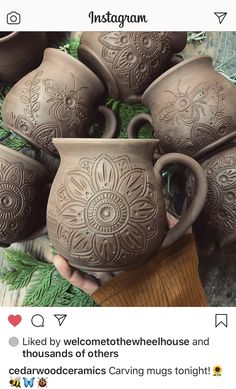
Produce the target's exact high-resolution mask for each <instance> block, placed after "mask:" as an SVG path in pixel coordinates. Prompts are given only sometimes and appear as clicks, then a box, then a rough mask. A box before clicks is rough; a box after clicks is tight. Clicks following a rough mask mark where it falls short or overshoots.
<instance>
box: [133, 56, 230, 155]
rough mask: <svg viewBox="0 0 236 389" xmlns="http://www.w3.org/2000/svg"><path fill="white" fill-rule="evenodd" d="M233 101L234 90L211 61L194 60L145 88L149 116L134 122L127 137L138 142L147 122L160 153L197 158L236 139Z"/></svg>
mask: <svg viewBox="0 0 236 389" xmlns="http://www.w3.org/2000/svg"><path fill="white" fill-rule="evenodd" d="M235 101H236V87H235V85H233V83H232V82H230V81H229V80H228V79H227V78H225V77H224V76H223V75H222V74H219V73H218V72H217V71H216V70H215V69H213V67H212V59H211V57H208V56H200V57H194V58H191V59H188V60H185V61H183V62H181V63H180V64H178V65H176V66H174V67H172V68H171V69H170V70H168V71H167V72H165V73H163V74H162V75H161V76H160V77H158V78H157V79H156V80H155V81H154V82H153V83H152V84H151V85H150V86H149V87H148V88H147V90H146V91H145V92H144V94H143V96H142V103H143V104H144V105H145V106H147V107H149V109H150V111H151V116H150V115H147V114H139V115H137V116H136V117H134V119H133V120H132V121H131V122H130V124H129V127H128V130H127V131H128V136H129V137H131V138H135V137H137V132H138V130H139V128H140V126H141V124H143V123H144V122H146V121H148V122H149V123H150V124H152V125H153V127H154V135H155V137H156V138H157V139H159V140H160V144H161V148H162V150H163V151H164V152H179V153H184V154H187V155H189V156H192V157H194V158H199V157H201V156H203V155H207V153H209V152H210V151H211V150H213V149H215V148H216V147H219V145H221V144H223V143H226V142H228V141H229V140H231V139H233V138H234V137H235V135H236V108H235Z"/></svg>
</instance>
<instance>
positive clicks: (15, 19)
mask: <svg viewBox="0 0 236 389" xmlns="http://www.w3.org/2000/svg"><path fill="white" fill-rule="evenodd" d="M20 22H21V16H20V14H19V13H18V12H15V11H12V12H9V13H8V14H7V24H20Z"/></svg>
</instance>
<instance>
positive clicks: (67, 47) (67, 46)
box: [59, 36, 80, 58]
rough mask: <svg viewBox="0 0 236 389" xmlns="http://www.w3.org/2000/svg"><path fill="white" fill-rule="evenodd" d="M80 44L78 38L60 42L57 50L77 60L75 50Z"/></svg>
mask: <svg viewBox="0 0 236 389" xmlns="http://www.w3.org/2000/svg"><path fill="white" fill-rule="evenodd" d="M79 44H80V37H79V36H78V37H77V38H72V39H67V40H65V41H63V42H61V44H60V46H59V49H60V50H62V51H65V52H66V53H68V54H70V55H72V57H74V58H78V54H77V49H78V46H79Z"/></svg>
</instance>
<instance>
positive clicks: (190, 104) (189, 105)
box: [159, 80, 209, 126]
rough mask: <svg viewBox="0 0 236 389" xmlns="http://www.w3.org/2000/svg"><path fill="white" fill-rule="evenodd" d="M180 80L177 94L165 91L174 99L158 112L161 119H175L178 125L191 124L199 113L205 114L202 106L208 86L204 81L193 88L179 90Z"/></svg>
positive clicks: (197, 118)
mask: <svg viewBox="0 0 236 389" xmlns="http://www.w3.org/2000/svg"><path fill="white" fill-rule="evenodd" d="M180 82H181V80H180V81H179V83H178V85H177V94H176V93H174V92H173V91H171V90H167V91H166V92H168V93H170V94H172V95H173V96H174V99H173V100H172V101H170V102H169V103H168V104H167V105H166V106H165V107H163V108H162V109H161V110H160V112H159V117H160V120H161V121H166V122H169V121H176V123H177V124H178V125H180V126H181V125H192V124H193V123H195V122H197V121H198V120H199V118H200V114H201V113H202V114H203V115H205V109H204V106H206V104H207V103H206V101H205V100H204V98H205V97H206V96H207V95H208V90H209V86H208V85H207V83H206V82H202V83H201V84H199V85H197V86H196V87H195V88H194V89H192V90H190V87H188V88H187V89H186V91H185V92H183V91H180Z"/></svg>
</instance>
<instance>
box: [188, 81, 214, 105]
mask: <svg viewBox="0 0 236 389" xmlns="http://www.w3.org/2000/svg"><path fill="white" fill-rule="evenodd" d="M208 91H209V85H208V84H207V82H202V83H201V84H199V85H197V86H196V87H195V88H194V89H193V90H192V91H191V92H190V93H189V98H190V100H192V101H193V102H194V103H196V102H198V101H199V100H202V99H204V98H205V97H206V96H207V95H208Z"/></svg>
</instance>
